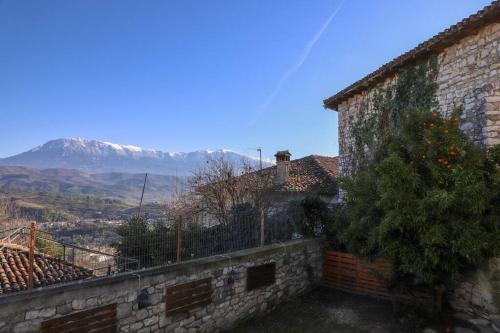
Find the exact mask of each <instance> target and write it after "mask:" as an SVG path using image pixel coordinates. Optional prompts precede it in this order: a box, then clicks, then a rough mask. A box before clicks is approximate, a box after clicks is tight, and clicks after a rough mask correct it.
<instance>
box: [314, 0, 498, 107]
mask: <svg viewBox="0 0 500 333" xmlns="http://www.w3.org/2000/svg"><path fill="white" fill-rule="evenodd" d="M494 22H497V23H498V22H500V1H499V0H496V1H493V2H492V3H491V4H490V5H488V6H486V7H484V8H483V9H482V10H480V11H478V12H477V13H475V14H473V15H471V16H469V17H468V18H465V19H463V20H462V21H460V22H458V23H457V24H454V25H452V26H451V27H449V28H448V29H446V30H444V31H442V32H440V33H439V34H437V35H435V36H434V37H432V38H430V39H428V40H427V41H425V42H423V43H421V44H419V45H418V46H417V47H415V48H414V49H412V50H410V51H408V52H406V53H404V54H402V55H401V56H399V57H397V58H395V59H393V60H392V61H390V62H388V63H387V64H385V65H383V66H382V67H380V68H379V69H377V70H376V71H374V72H372V73H371V74H369V75H367V76H365V77H364V78H362V79H361V80H359V81H357V82H355V83H353V84H351V85H350V86H348V87H347V88H345V89H343V90H341V91H340V92H338V93H337V94H335V95H333V96H332V97H330V98H327V99H325V100H324V101H323V103H324V107H325V108H328V109H333V110H336V109H337V107H338V105H339V104H340V103H342V102H343V101H345V100H346V99H348V98H349V97H351V96H353V95H355V94H358V93H360V92H362V91H365V90H367V89H369V88H370V87H373V86H374V85H376V84H377V83H379V82H382V81H383V80H385V79H386V78H387V77H390V76H391V75H393V74H394V73H395V72H396V71H397V70H399V69H400V68H402V67H404V66H406V65H408V64H411V63H415V62H416V61H417V60H418V59H421V58H423V57H426V56H429V55H430V54H432V53H436V52H439V51H441V50H443V49H444V48H446V47H448V46H450V45H453V44H454V43H456V42H457V41H458V40H460V39H462V38H464V37H466V36H468V35H470V34H473V33H475V32H476V31H477V30H479V29H480V28H481V27H483V26H486V25H488V24H491V23H494Z"/></svg>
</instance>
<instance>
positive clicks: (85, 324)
mask: <svg viewBox="0 0 500 333" xmlns="http://www.w3.org/2000/svg"><path fill="white" fill-rule="evenodd" d="M116 329H117V319H116V304H110V305H105V306H101V307H98V308H94V309H90V310H85V311H80V312H76V313H73V314H69V315H66V316H62V317H59V318H54V319H50V320H46V321H44V322H42V325H41V330H42V332H43V333H111V332H116Z"/></svg>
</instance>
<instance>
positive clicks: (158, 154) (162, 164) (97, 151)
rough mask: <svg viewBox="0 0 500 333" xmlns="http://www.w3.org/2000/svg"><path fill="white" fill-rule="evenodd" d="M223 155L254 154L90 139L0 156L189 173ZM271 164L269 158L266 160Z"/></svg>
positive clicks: (29, 163)
mask: <svg viewBox="0 0 500 333" xmlns="http://www.w3.org/2000/svg"><path fill="white" fill-rule="evenodd" d="M216 156H224V158H226V159H228V160H231V161H234V162H236V163H239V162H241V161H242V159H250V160H251V161H253V162H254V163H258V160H257V159H256V158H255V157H249V156H245V155H243V154H239V153H236V152H234V151H231V150H227V149H220V150H214V151H210V150H199V151H194V152H188V153H178V152H162V151H159V150H152V149H144V148H140V147H136V146H131V145H121V144H116V143H111V142H102V141H96V140H87V139H57V140H51V141H49V142H47V143H45V144H43V145H41V146H38V147H35V148H33V149H31V150H29V151H27V152H24V153H21V154H18V155H14V156H10V157H7V158H2V159H0V166H24V167H28V168H36V169H47V168H65V169H77V170H82V171H85V172H88V173H102V172H126V173H144V172H149V173H155V174H161V175H174V176H187V175H189V174H191V173H192V172H193V171H195V170H196V169H198V168H200V167H202V166H203V165H204V164H205V163H206V162H207V161H208V160H209V159H210V158H211V157H216ZM263 165H264V166H270V165H271V163H270V162H269V161H263Z"/></svg>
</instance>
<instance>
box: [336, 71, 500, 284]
mask: <svg viewBox="0 0 500 333" xmlns="http://www.w3.org/2000/svg"><path fill="white" fill-rule="evenodd" d="M434 77H435V76H434V71H433V70H432V64H431V66H429V64H424V65H421V66H418V67H415V68H413V69H411V70H409V71H407V72H403V73H401V75H400V77H399V79H398V80H397V82H396V84H395V85H394V86H392V87H390V88H389V92H382V93H380V94H379V95H378V96H379V97H378V100H377V103H375V112H373V113H372V114H370V115H365V117H364V118H363V119H362V120H361V122H360V123H358V125H357V126H356V128H355V130H354V133H355V135H356V136H355V141H356V147H357V149H358V150H357V151H356V159H355V162H354V163H355V172H354V174H353V177H347V178H344V179H342V180H341V187H342V188H343V190H344V195H345V205H344V206H343V208H342V209H341V211H339V212H338V216H337V219H336V220H335V224H334V226H333V228H334V230H335V231H336V232H337V233H338V235H339V238H340V240H341V241H342V243H343V245H344V246H345V247H346V248H347V250H349V251H351V252H354V253H356V254H359V255H364V256H369V255H383V256H385V257H388V258H390V259H392V260H393V262H394V263H395V267H396V273H397V274H396V278H398V279H399V282H404V281H406V282H408V281H409V282H410V284H414V283H415V282H422V283H425V284H429V285H435V284H440V283H445V282H447V281H450V280H453V279H455V278H457V277H458V276H459V275H460V274H461V273H462V272H463V271H464V270H465V269H467V268H469V267H471V266H474V265H477V264H478V263H480V262H481V260H483V259H485V258H487V257H489V256H491V255H493V254H494V253H495V252H496V251H498V245H499V243H500V209H499V203H500V201H499V198H500V189H499V188H500V185H499V184H500V182H499V180H500V178H499V172H498V168H499V166H500V165H499V163H500V158H499V156H500V153H499V151H500V149H499V148H498V147H495V148H492V149H491V150H490V151H489V153H488V154H486V153H485V152H484V151H482V150H480V149H478V148H477V147H475V146H474V145H473V144H472V143H471V141H470V140H469V138H468V137H467V136H465V135H464V134H463V133H462V132H461V131H460V128H459V125H460V110H456V111H455V112H454V113H453V114H452V115H450V116H448V117H446V116H443V115H442V114H441V113H440V112H438V110H437V107H436V103H435V100H434V90H435V85H434V81H433V80H434ZM380 96H383V98H382V97H380ZM374 131H375V132H374Z"/></svg>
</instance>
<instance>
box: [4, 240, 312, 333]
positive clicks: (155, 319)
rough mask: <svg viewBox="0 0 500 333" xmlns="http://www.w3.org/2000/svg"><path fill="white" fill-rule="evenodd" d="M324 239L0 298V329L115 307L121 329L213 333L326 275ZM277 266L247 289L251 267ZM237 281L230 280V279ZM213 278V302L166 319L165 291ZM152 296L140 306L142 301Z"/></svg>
mask: <svg viewBox="0 0 500 333" xmlns="http://www.w3.org/2000/svg"><path fill="white" fill-rule="evenodd" d="M321 247H322V246H321V240H318V239H313V240H299V241H292V242H289V243H286V244H281V245H270V246H265V247H261V248H256V249H249V250H244V251H239V252H234V253H231V254H227V255H220V256H214V257H209V258H203V259H198V260H193V261H190V262H186V263H180V264H177V265H172V266H169V267H162V268H156V269H148V270H142V271H138V272H134V273H124V274H120V275H117V276H112V277H107V278H101V279H96V280H90V281H86V282H82V283H72V284H68V285H63V286H59V287H53V288H45V289H39V290H35V291H33V292H31V293H30V292H20V293H16V294H12V295H6V296H3V297H0V331H1V332H38V331H39V330H40V327H41V323H42V322H43V321H45V320H48V319H52V318H57V317H60V316H63V315H68V314H73V313H76V312H78V311H81V310H88V309H92V308H95V307H98V306H103V305H108V304H113V303H116V304H117V316H118V326H119V332H176V333H180V332H210V331H214V330H220V329H226V328H230V327H232V326H234V325H235V324H237V323H238V322H239V321H241V320H244V319H246V318H249V317H251V316H254V315H256V314H258V313H263V312H265V311H268V310H270V309H272V308H273V307H274V306H275V305H277V304H278V303H280V302H282V301H284V300H286V299H287V298H289V297H293V296H295V295H297V294H299V293H302V292H304V291H306V290H307V289H308V288H310V287H311V286H312V285H313V284H314V283H316V282H317V281H318V280H319V279H320V278H321V267H322V249H321ZM270 262H275V263H276V282H275V283H274V284H272V285H270V286H267V287H261V288H258V289H254V290H251V291H247V290H246V274H247V268H248V267H251V266H255V265H260V264H264V263H270ZM230 276H231V278H230ZM208 277H211V278H212V287H213V293H212V303H210V304H209V305H207V306H203V307H200V308H197V309H193V310H190V311H189V312H187V313H180V314H178V315H173V316H166V303H165V301H166V299H165V298H166V288H167V287H169V286H173V285H176V284H180V283H184V282H188V281H194V280H198V279H202V278H208ZM144 290H145V291H147V292H148V294H149V295H150V302H151V303H150V304H151V305H150V306H147V307H146V308H142V309H139V305H138V301H137V296H138V294H140V293H141V292H142V291H144Z"/></svg>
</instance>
